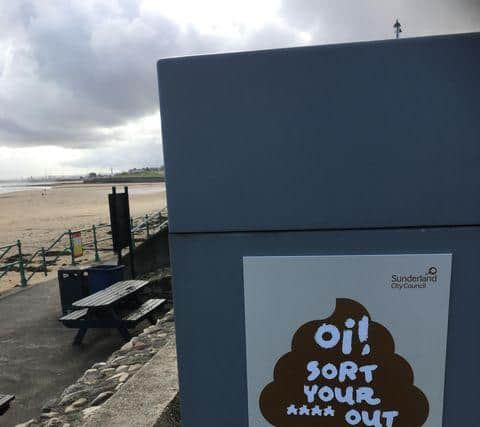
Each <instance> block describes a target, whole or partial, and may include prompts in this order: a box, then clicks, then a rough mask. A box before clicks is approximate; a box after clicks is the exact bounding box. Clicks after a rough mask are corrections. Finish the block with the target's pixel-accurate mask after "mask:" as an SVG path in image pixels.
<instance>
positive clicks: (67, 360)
mask: <svg viewBox="0 0 480 427" xmlns="http://www.w3.org/2000/svg"><path fill="white" fill-rule="evenodd" d="M60 314H61V309H60V298H59V293H58V281H57V280H49V281H47V282H44V283H40V284H37V285H34V286H31V287H28V288H26V289H23V290H21V291H20V292H13V293H10V294H9V295H6V296H2V297H0V392H2V393H8V394H15V395H16V399H15V400H14V401H13V402H12V406H11V408H10V410H9V411H8V412H7V413H6V414H5V415H3V416H2V417H0V425H1V426H2V427H3V426H5V427H10V426H14V425H15V424H17V423H20V422H24V421H27V420H29V419H30V418H34V417H37V416H39V415H40V410H41V407H42V405H43V404H44V403H45V402H47V401H48V400H50V399H52V398H55V397H58V395H59V394H60V393H61V392H62V391H63V390H64V389H65V388H66V387H67V386H69V385H70V384H71V383H73V382H74V381H75V380H76V379H77V378H78V377H80V376H81V375H82V374H83V372H84V371H85V370H86V369H88V368H89V367H91V365H92V364H93V363H96V362H100V361H103V360H105V359H107V358H108V357H109V356H110V354H111V353H112V352H113V351H114V350H116V349H117V348H119V347H120V346H121V345H123V344H124V342H123V340H122V338H121V337H120V335H119V334H118V332H117V331H116V330H89V331H88V332H87V335H86V336H85V340H84V342H83V344H82V345H81V346H73V345H72V341H73V338H74V336H75V333H76V330H74V329H67V328H65V327H64V326H63V325H62V324H61V323H60V322H59V321H58V320H57V319H58V317H59V316H60Z"/></svg>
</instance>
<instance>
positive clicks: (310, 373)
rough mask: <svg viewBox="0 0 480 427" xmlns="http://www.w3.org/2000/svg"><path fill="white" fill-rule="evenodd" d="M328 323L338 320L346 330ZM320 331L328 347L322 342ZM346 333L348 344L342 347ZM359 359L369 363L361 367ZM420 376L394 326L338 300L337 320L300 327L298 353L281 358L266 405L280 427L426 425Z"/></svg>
mask: <svg viewBox="0 0 480 427" xmlns="http://www.w3.org/2000/svg"><path fill="white" fill-rule="evenodd" d="M362 319H363V321H362ZM353 321H354V322H353ZM354 324H355V326H354ZM325 325H334V326H335V327H336V328H337V329H338V331H339V334H336V333H335V331H334V333H332V331H331V328H330V332H329V331H328V327H327V328H325ZM360 325H362V327H361V326H360ZM366 328H368V329H366ZM319 331H322V334H323V335H321V336H320V337H321V338H323V339H324V340H325V341H320V344H322V346H321V345H320V344H319V343H318V342H317V341H316V338H318V337H319V335H318V334H319ZM345 331H350V332H347V334H346V335H345ZM365 332H367V333H368V337H367V335H366V334H365ZM349 333H350V334H351V335H348V334H349ZM345 337H347V340H346V342H347V347H342V343H343V342H344V340H345ZM349 337H351V340H350V342H351V346H350V347H349V346H348V342H349V339H348V338H349ZM336 341H338V343H337V344H336V345H335V346H332V344H333V343H335V342H336ZM326 347H330V348H326ZM342 362H343V363H344V365H343V366H344V368H345V369H344V370H343V376H341V375H340V371H341V370H340V366H341V364H342ZM348 362H353V364H352V363H348ZM326 365H327V366H326ZM355 365H356V366H358V367H359V368H360V367H366V368H365V369H363V371H362V370H361V369H359V370H358V371H357V370H356V369H355V368H354V366H355ZM372 365H377V367H376V368H373V367H372ZM369 367H370V368H369ZM322 369H323V371H322ZM349 369H350V370H349ZM346 372H347V375H345V373H346ZM354 372H356V374H355V375H354V374H353V373H354ZM323 374H325V375H323ZM413 381H414V378H413V371H412V368H411V367H410V365H409V363H408V362H407V361H406V360H405V359H403V358H402V357H400V356H399V355H398V354H395V344H394V341H393V338H392V336H391V335H390V333H389V332H388V330H387V329H386V328H385V327H383V326H382V325H380V324H378V323H375V322H372V321H371V319H370V315H369V313H368V312H367V310H366V309H365V308H364V307H363V306H362V305H361V304H359V303H357V302H356V301H353V300H349V299H337V306H336V308H335V312H334V313H333V314H332V315H331V316H330V317H329V318H327V319H324V320H315V321H312V322H309V323H306V324H305V325H303V326H301V327H300V328H299V329H298V331H297V332H296V333H295V335H294V337H293V340H292V351H291V352H290V353H287V354H285V355H284V356H283V357H281V358H280V359H279V360H278V362H277V364H276V365H275V369H274V381H273V382H271V383H270V384H268V385H267V386H266V387H265V388H264V389H263V391H262V393H261V396H260V409H261V411H262V414H263V416H264V417H265V419H267V420H268V421H269V422H270V423H271V424H272V425H274V426H275V427H310V426H312V427H314V426H315V427H319V426H321V427H343V426H350V425H357V426H360V427H362V426H365V425H368V426H374V427H421V426H422V425H423V424H424V423H425V421H426V420H427V417H428V413H429V404H428V401H427V398H426V397H425V395H424V394H423V392H422V391H421V390H420V389H418V388H417V387H415V386H414V385H413ZM304 387H306V388H307V390H308V394H307V393H306V392H305V389H304ZM324 387H327V388H324ZM366 388H368V389H369V390H365V389H366ZM372 390H373V394H372ZM369 391H370V394H369ZM358 392H360V395H359V394H358ZM337 393H338V394H337ZM362 393H363V394H362ZM365 393H366V394H365ZM362 395H363V397H364V398H363V399H362ZM332 396H333V397H332ZM337 396H338V399H337ZM362 417H363V418H362Z"/></svg>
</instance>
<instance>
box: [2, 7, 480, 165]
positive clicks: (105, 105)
mask: <svg viewBox="0 0 480 427" xmlns="http://www.w3.org/2000/svg"><path fill="white" fill-rule="evenodd" d="M280 12H281V14H280V16H279V17H278V18H279V19H278V20H274V21H272V22H270V23H268V24H267V25H266V26H265V27H264V28H261V29H259V30H258V31H250V32H248V31H247V30H245V31H244V32H243V34H242V35H241V36H239V37H237V38H222V37H218V36H205V35H202V34H199V33H198V31H197V30H196V29H195V28H194V27H193V26H190V27H188V28H187V29H184V28H180V27H179V26H178V25H177V24H176V23H175V22H173V21H171V20H169V19H168V18H166V17H164V16H161V15H154V16H153V15H152V16H150V15H148V16H147V15H141V14H140V11H139V8H138V4H137V2H136V1H133V0H121V1H108V2H107V1H88V2H86V1H83V0H72V1H68V2H66V1H64V0H52V1H48V2H45V1H43V0H16V1H5V2H1V5H0V26H1V27H2V30H3V31H2V33H1V34H0V48H3V47H5V46H9V49H10V51H11V57H10V59H8V61H6V60H3V61H2V60H0V145H9V146H28V145H47V144H55V145H61V146H64V147H75V148H88V147H93V146H100V145H102V144H109V143H111V142H112V140H115V132H113V134H112V132H107V131H108V130H109V129H112V128H115V127H117V126H121V125H123V124H125V123H126V122H130V121H135V120H136V119H139V118H142V117H144V116H146V115H150V114H153V113H155V112H156V111H157V110H158V99H157V91H156V87H157V84H156V75H155V63H156V60H157V59H159V58H162V57H169V56H180V55H190V54H203V53H215V52H225V51H230V50H246V49H259V48H274V47H283V46H293V45H298V44H300V43H301V40H300V39H299V38H298V32H299V31H305V32H308V33H310V34H311V36H312V42H311V43H326V42H337V41H349V40H359V39H363V40H367V39H378V38H386V37H392V36H393V28H392V25H393V21H394V19H395V18H396V17H397V16H398V17H399V18H400V19H401V20H402V22H403V23H404V25H405V30H406V34H407V35H409V36H413V35H423V34H438V33H448V32H462V31H474V30H476V29H478V28H479V26H480V24H479V22H480V6H479V2H478V0H456V1H453V0H435V1H434V0H432V1H418V0H415V1H414V0H407V1H405V0H404V1H400V2H386V1H384V0H377V1H374V0H363V1H352V0H322V1H319V0H284V1H283V4H282V8H281V11H280ZM254 13H255V11H254V10H252V14H254ZM0 56H1V54H0ZM159 141H160V135H158V139H157V140H156V141H152V142H151V143H152V144H154V143H155V144H156V143H159ZM132 143H133V144H135V141H132ZM137 143H138V144H139V145H141V144H144V142H142V141H137ZM140 151H143V150H140ZM88 156H89V155H86V157H85V158H86V159H87V160H88V158H89V157H88ZM93 160H94V156H93V157H91V158H90V161H93Z"/></svg>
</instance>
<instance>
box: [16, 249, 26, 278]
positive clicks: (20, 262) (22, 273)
mask: <svg viewBox="0 0 480 427" xmlns="http://www.w3.org/2000/svg"><path fill="white" fill-rule="evenodd" d="M17 247H18V266H19V270H20V285H21V286H23V287H25V286H27V278H26V277H25V266H24V265H23V254H22V244H21V243H20V240H17Z"/></svg>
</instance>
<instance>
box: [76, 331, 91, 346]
mask: <svg viewBox="0 0 480 427" xmlns="http://www.w3.org/2000/svg"><path fill="white" fill-rule="evenodd" d="M87 329H88V328H80V329H79V330H78V332H77V335H75V339H74V340H73V345H80V344H81V343H82V340H83V337H84V336H85V334H86V333H87Z"/></svg>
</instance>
